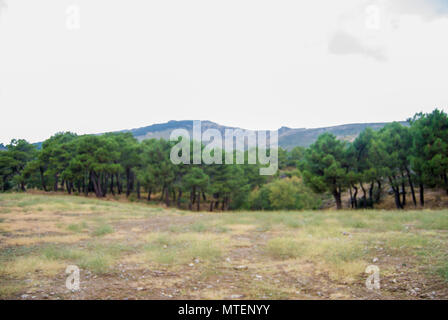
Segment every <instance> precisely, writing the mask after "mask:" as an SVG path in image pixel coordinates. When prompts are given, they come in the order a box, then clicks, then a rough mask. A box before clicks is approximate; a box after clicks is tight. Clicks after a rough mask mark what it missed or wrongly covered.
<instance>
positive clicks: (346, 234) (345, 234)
mask: <svg viewBox="0 0 448 320" xmlns="http://www.w3.org/2000/svg"><path fill="white" fill-rule="evenodd" d="M342 234H343V235H344V236H348V235H350V233H348V232H345V231H344V232H342Z"/></svg>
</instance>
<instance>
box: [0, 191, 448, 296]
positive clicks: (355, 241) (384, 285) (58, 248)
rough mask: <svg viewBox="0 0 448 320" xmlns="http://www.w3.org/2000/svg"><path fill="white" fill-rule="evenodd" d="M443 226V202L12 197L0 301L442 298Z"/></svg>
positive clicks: (447, 270)
mask: <svg viewBox="0 0 448 320" xmlns="http://www.w3.org/2000/svg"><path fill="white" fill-rule="evenodd" d="M447 231H448V211H447V210H438V211H406V212H398V211H356V212H354V211H343V212H335V211H314V212H225V213H208V212H199V213H198V212H186V211H180V210H176V209H165V208H161V207H157V206H148V205H144V204H137V203H123V202H118V201H103V200H95V199H88V198H84V197H77V196H60V195H27V194H5V195H0V298H1V299H447V298H448V232H447ZM68 265H76V266H78V267H79V268H80V290H79V291H70V290H68V289H67V287H66V279H67V276H68V275H67V274H66V273H65V269H66V267H67V266H68ZM369 265H376V266H378V267H379V269H380V286H381V288H380V289H379V290H369V289H367V288H366V284H365V283H366V279H367V277H368V276H369V274H367V273H365V269H366V267H367V266H369Z"/></svg>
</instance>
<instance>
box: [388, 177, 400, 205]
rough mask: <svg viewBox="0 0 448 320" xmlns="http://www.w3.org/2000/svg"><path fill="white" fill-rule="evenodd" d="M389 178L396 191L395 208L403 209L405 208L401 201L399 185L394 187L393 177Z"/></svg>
mask: <svg viewBox="0 0 448 320" xmlns="http://www.w3.org/2000/svg"><path fill="white" fill-rule="evenodd" d="M388 178H389V183H390V186H391V188H392V190H393V191H394V197H395V206H396V207H397V209H403V206H402V204H401V200H400V187H399V186H398V185H397V186H395V185H394V183H393V180H392V178H391V177H388Z"/></svg>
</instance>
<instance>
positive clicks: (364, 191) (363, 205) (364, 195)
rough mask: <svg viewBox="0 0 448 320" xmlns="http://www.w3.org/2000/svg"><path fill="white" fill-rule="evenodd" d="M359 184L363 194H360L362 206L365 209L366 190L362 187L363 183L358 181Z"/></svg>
mask: <svg viewBox="0 0 448 320" xmlns="http://www.w3.org/2000/svg"><path fill="white" fill-rule="evenodd" d="M359 184H360V186H361V189H362V194H363V196H362V199H363V201H362V207H363V208H364V209H365V208H366V202H367V192H366V189H365V188H364V185H363V184H362V182H360V183H359Z"/></svg>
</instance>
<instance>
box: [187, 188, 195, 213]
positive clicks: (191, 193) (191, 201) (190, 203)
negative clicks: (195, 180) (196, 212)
mask: <svg viewBox="0 0 448 320" xmlns="http://www.w3.org/2000/svg"><path fill="white" fill-rule="evenodd" d="M194 194H195V189H194V187H193V189H192V190H191V191H190V201H189V202H188V210H192V208H193V201H194V197H195V195H194Z"/></svg>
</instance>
